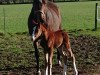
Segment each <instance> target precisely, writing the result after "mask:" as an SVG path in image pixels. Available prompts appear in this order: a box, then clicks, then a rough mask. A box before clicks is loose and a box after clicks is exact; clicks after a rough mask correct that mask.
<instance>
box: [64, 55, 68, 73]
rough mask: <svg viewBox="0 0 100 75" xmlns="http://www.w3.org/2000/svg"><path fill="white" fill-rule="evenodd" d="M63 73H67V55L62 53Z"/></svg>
mask: <svg viewBox="0 0 100 75" xmlns="http://www.w3.org/2000/svg"><path fill="white" fill-rule="evenodd" d="M63 61H64V65H63V75H67V56H66V55H64V54H63Z"/></svg>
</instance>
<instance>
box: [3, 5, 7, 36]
mask: <svg viewBox="0 0 100 75" xmlns="http://www.w3.org/2000/svg"><path fill="white" fill-rule="evenodd" d="M3 16H4V34H5V33H6V28H5V25H6V23H5V9H4V7H3Z"/></svg>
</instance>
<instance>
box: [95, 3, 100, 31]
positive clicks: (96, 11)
mask: <svg viewBox="0 0 100 75" xmlns="http://www.w3.org/2000/svg"><path fill="white" fill-rule="evenodd" d="M99 9H100V6H98V3H96V5H95V30H97V25H98V21H100V18H99Z"/></svg>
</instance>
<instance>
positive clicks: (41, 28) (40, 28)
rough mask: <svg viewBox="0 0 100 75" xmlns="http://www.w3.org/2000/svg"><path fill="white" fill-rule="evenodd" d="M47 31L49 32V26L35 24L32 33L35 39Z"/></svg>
mask: <svg viewBox="0 0 100 75" xmlns="http://www.w3.org/2000/svg"><path fill="white" fill-rule="evenodd" d="M46 32H47V27H46V26H45V25H44V24H39V25H35V27H34V28H33V33H32V39H33V41H35V40H38V39H39V38H40V37H41V36H42V35H44V34H45V33H46Z"/></svg>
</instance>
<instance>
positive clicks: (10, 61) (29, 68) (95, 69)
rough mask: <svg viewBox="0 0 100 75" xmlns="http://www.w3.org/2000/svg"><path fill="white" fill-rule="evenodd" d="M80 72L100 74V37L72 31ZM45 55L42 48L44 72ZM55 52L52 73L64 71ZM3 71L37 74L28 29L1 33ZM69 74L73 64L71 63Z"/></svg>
mask: <svg viewBox="0 0 100 75" xmlns="http://www.w3.org/2000/svg"><path fill="white" fill-rule="evenodd" d="M70 39H71V45H72V49H73V52H74V54H75V57H76V60H77V61H76V63H77V67H78V71H79V75H99V74H100V38H96V37H93V36H85V35H81V36H73V35H70ZM43 60H44V56H43V51H42V50H40V65H41V71H42V73H43V72H44V62H43ZM56 62H57V60H56V51H55V53H54V62H53V63H54V64H53V75H62V74H61V73H62V69H63V68H62V67H59V66H58V65H57V64H56ZM0 75H36V63H35V58H34V49H33V47H32V42H31V40H30V38H29V36H28V35H27V34H26V33H23V34H14V35H11V34H10V35H9V36H4V35H0ZM68 75H73V68H72V65H71V64H70V61H69V63H68Z"/></svg>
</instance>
